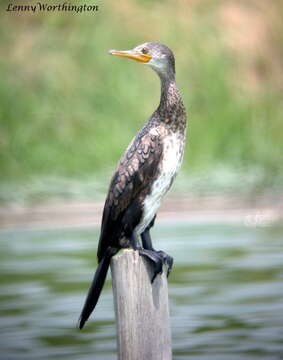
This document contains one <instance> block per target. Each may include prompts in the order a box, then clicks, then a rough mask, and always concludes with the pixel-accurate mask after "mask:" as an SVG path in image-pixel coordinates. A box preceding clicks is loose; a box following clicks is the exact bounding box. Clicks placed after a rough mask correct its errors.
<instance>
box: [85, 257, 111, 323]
mask: <svg viewBox="0 0 283 360" xmlns="http://www.w3.org/2000/svg"><path fill="white" fill-rule="evenodd" d="M110 260H111V257H104V258H102V260H101V261H100V263H99V264H98V267H97V269H96V272H95V274H94V278H93V280H92V284H91V286H90V288H89V290H88V294H87V297H86V300H85V303H84V307H83V310H82V312H81V315H80V318H79V323H78V326H79V328H80V329H82V328H83V327H84V324H85V322H86V321H87V319H88V318H89V316H90V314H91V313H92V311H93V309H94V308H95V306H96V304H97V301H98V298H99V296H100V293H101V290H102V288H103V285H104V282H105V279H106V275H107V272H108V269H109V265H110Z"/></svg>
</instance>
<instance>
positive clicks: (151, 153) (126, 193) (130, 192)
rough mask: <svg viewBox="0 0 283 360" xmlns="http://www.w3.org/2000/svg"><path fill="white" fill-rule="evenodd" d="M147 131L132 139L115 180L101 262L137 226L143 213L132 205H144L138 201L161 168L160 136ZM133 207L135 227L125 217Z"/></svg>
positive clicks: (106, 207)
mask: <svg viewBox="0 0 283 360" xmlns="http://www.w3.org/2000/svg"><path fill="white" fill-rule="evenodd" d="M148 130H149V129H147V128H146V127H144V128H143V129H142V130H141V131H140V133H138V134H137V136H136V137H135V138H134V139H133V141H132V142H131V143H130V145H129V146H128V148H127V150H126V152H125V154H124V155H123V156H122V158H121V160H120V162H119V164H118V167H117V169H116V171H115V173H114V175H113V177H112V180H111V183H110V187H109V191H108V196H107V199H106V201H105V205H104V211H103V217H102V224H101V234H100V240H99V245H98V251H97V256H98V259H99V260H100V259H102V257H103V256H104V254H105V251H106V250H107V248H108V247H111V246H112V247H113V246H115V244H116V245H117V243H118V241H119V239H120V237H121V236H122V235H123V231H125V227H127V226H128V227H129V228H131V227H132V229H133V228H134V226H136V225H137V223H138V222H139V219H140V217H141V214H142V209H141V208H140V205H139V208H137V206H135V207H133V204H136V205H137V204H140V203H141V201H137V200H138V199H140V200H142V197H143V196H145V195H146V192H148V191H149V189H148V182H149V180H151V179H154V178H155V177H156V176H157V175H158V164H159V161H160V157H161V156H162V150H163V148H162V142H161V135H160V134H159V133H158V131H157V130H156V129H153V130H151V131H148ZM130 206H131V211H130V213H131V216H130V217H132V218H134V219H135V221H136V222H137V223H136V224H131V223H130V222H132V220H131V219H130V218H129V216H127V217H126V216H125V214H126V212H127V210H128V209H129V207H130ZM132 210H133V211H132ZM134 212H135V214H133V213H134ZM128 215H129V212H128ZM127 222H128V223H127Z"/></svg>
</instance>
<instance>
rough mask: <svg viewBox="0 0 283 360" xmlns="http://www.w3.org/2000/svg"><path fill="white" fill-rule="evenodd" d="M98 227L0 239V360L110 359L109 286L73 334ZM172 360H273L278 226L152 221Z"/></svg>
mask: <svg viewBox="0 0 283 360" xmlns="http://www.w3.org/2000/svg"><path fill="white" fill-rule="evenodd" d="M97 237H98V229H96V228H88V229H80V230H78V229H61V230H29V231H28V230H17V231H2V232H0V261H1V264H0V266H1V293H0V310H1V320H0V321H1V327H0V331H1V334H0V345H1V351H0V358H1V360H2V359H3V360H10V359H19V360H20V359H21V360H24V359H25V360H29V359H37V360H38V359H41V360H45V359H66V360H67V359H68V360H72V359H76V360H90V359H96V360H108V359H109V360H110V359H111V360H113V359H116V333H115V332H116V329H115V323H114V311H113V299H112V293H111V283H110V281H108V282H107V285H106V288H105V289H104V292H103V295H102V296H101V298H100V301H99V304H98V306H97V308H96V312H95V314H94V316H93V317H92V318H91V320H90V321H89V322H88V323H87V325H86V327H85V329H84V330H83V331H79V330H78V329H77V328H76V322H77V318H78V315H79V313H80V310H81V306H82V303H83V301H84V297H85V293H86V291H87V288H88V286H89V282H90V280H91V278H92V275H93V269H94V267H95V265H96V262H95V261H96V260H95V250H96V239H97ZM153 237H154V243H155V245H156V248H160V249H163V250H165V251H167V252H168V253H170V254H171V255H173V256H174V259H175V267H174V270H173V272H172V273H171V275H170V278H169V296H170V311H171V323H172V336H173V352H174V359H176V360H181V359H182V360H183V359H184V360H185V359H194V360H199V359H201V360H222V359H223V360H237V359H241V360H252V359H266V360H279V359H283V266H282V265H283V227H282V226H266V227H247V226H240V225H239V226H237V225H227V224H226V225H221V224H219V225H211V224H207V225H206V224H188V223H184V222H176V221H172V222H169V223H166V224H165V223H163V224H162V223H159V224H158V225H157V226H156V228H155V230H154V231H153Z"/></svg>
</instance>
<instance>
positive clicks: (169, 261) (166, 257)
mask: <svg viewBox="0 0 283 360" xmlns="http://www.w3.org/2000/svg"><path fill="white" fill-rule="evenodd" d="M158 254H159V255H160V256H161V257H162V261H163V264H165V265H167V267H168V269H167V277H168V276H169V274H170V272H171V270H172V268H173V262H174V259H173V258H172V256H170V255H168V254H166V253H165V252H164V251H158Z"/></svg>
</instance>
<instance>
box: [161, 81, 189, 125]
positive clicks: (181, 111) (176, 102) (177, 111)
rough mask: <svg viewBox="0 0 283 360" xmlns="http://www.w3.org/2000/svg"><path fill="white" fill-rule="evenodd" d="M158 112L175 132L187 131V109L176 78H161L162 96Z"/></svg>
mask: <svg viewBox="0 0 283 360" xmlns="http://www.w3.org/2000/svg"><path fill="white" fill-rule="evenodd" d="M157 112H158V113H159V115H160V119H162V121H163V122H165V123H166V124H168V125H170V127H172V130H173V131H177V130H181V131H184V130H185V127H186V112H185V107H184V104H183V101H182V98H181V95H180V93H179V90H178V88H177V85H176V82H175V79H174V78H173V79H169V78H162V77H161V96H160V103H159V106H158V108H157Z"/></svg>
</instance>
